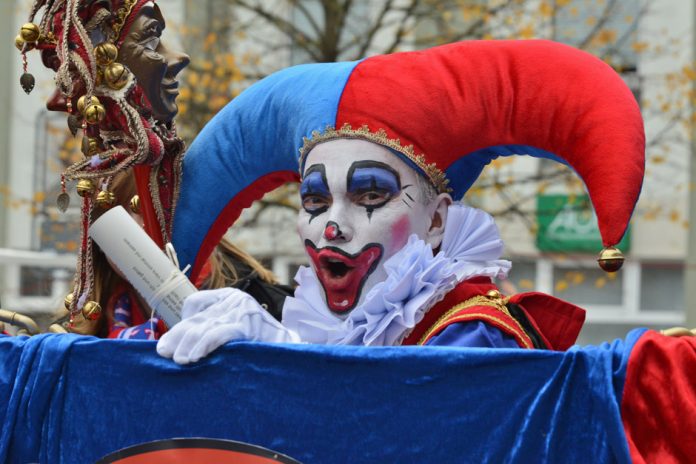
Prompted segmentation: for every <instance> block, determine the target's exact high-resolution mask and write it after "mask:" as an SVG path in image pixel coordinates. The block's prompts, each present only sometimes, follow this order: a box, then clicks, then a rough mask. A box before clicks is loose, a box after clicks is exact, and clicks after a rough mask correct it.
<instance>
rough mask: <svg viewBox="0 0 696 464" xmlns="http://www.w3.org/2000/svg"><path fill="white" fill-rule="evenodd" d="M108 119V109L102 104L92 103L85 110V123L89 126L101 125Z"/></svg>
mask: <svg viewBox="0 0 696 464" xmlns="http://www.w3.org/2000/svg"><path fill="white" fill-rule="evenodd" d="M105 117H106V109H104V105H102V104H101V103H92V104H91V105H89V106H87V108H85V121H87V123H88V124H99V123H100V122H102V121H103V120H104V118H105Z"/></svg>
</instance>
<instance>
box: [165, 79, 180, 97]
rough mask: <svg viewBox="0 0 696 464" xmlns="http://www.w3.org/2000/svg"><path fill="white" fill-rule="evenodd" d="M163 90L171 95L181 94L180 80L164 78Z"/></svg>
mask: <svg viewBox="0 0 696 464" xmlns="http://www.w3.org/2000/svg"><path fill="white" fill-rule="evenodd" d="M162 90H163V91H164V92H165V93H168V94H170V95H179V81H178V80H176V79H163V80H162Z"/></svg>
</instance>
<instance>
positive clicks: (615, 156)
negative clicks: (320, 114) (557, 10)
mask: <svg viewBox="0 0 696 464" xmlns="http://www.w3.org/2000/svg"><path fill="white" fill-rule="evenodd" d="M345 123H349V124H351V125H352V127H353V128H358V127H360V126H362V125H367V126H368V127H369V128H370V130H371V131H372V132H376V131H377V130H378V129H384V130H385V131H386V133H387V135H388V136H389V137H390V138H398V139H400V141H401V144H402V145H403V146H407V145H413V146H414V148H415V151H416V153H419V154H424V155H425V157H426V159H427V161H428V162H429V163H436V164H437V166H438V167H439V168H440V169H441V170H445V169H447V168H448V167H449V166H450V165H451V164H452V163H453V162H455V161H456V160H458V159H459V158H460V157H462V156H466V155H467V154H470V153H472V152H474V151H476V150H480V149H483V148H487V147H491V146H497V145H507V144H518V145H527V146H532V147H536V148H539V149H542V150H546V151H548V152H551V153H553V154H555V155H557V156H559V157H560V158H562V159H565V160H566V161H567V162H568V163H569V164H570V165H571V166H572V167H573V168H574V169H575V171H576V172H577V173H578V174H579V175H580V177H581V178H582V179H583V180H584V182H585V184H586V185H587V188H588V191H589V194H590V197H591V199H592V202H593V204H594V207H595V210H596V211H597V217H598V220H599V228H600V231H601V232H602V237H603V240H604V243H605V245H614V244H616V243H618V242H619V241H620V239H621V237H622V236H623V233H624V231H625V229H626V227H627V225H628V221H629V219H630V216H631V213H632V211H633V207H634V205H635V202H636V200H637V198H638V194H639V193H640V188H641V184H642V179H643V171H644V164H645V161H644V159H645V157H644V151H645V135H644V131H643V123H642V118H641V115H640V108H639V107H638V104H637V102H636V100H635V98H634V96H633V94H632V93H631V91H630V90H629V89H628V87H627V86H626V85H625V84H624V83H623V81H622V80H621V78H620V77H619V76H618V75H617V74H616V72H614V70H612V69H611V67H609V66H608V65H607V64H605V63H603V62H602V61H601V60H599V59H597V58H596V57H594V56H592V55H590V54H588V53H586V52H583V51H580V50H577V49H575V48H572V47H569V46H565V45H562V44H559V43H554V42H549V41H543V40H529V41H466V42H459V43H455V44H451V45H445V46H441V47H436V48H432V49H429V50H424V51H416V52H405V53H396V54H392V55H383V56H376V57H372V58H368V59H366V60H364V61H363V62H361V63H360V64H358V65H357V67H356V68H355V70H354V71H353V73H352V74H351V77H350V79H349V80H348V82H347V84H346V87H345V89H344V90H343V94H342V97H341V101H340V104H339V108H338V114H337V117H336V126H337V127H339V128H340V127H341V126H342V125H343V124H345Z"/></svg>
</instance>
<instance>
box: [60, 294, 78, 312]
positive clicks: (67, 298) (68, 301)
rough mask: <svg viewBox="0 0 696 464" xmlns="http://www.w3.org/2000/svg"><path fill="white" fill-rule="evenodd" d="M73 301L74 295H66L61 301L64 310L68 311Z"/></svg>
mask: <svg viewBox="0 0 696 464" xmlns="http://www.w3.org/2000/svg"><path fill="white" fill-rule="evenodd" d="M74 299H75V295H73V294H72V293H68V294H67V295H65V299H64V300H63V305H64V306H65V309H67V310H68V311H70V307H71V306H72V302H73V300H74Z"/></svg>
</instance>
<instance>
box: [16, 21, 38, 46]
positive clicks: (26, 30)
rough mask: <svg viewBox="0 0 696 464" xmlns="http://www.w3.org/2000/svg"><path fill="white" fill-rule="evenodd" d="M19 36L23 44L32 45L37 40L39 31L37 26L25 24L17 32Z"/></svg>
mask: <svg viewBox="0 0 696 464" xmlns="http://www.w3.org/2000/svg"><path fill="white" fill-rule="evenodd" d="M19 35H20V36H21V37H22V39H24V41H25V42H29V43H32V42H36V41H37V40H39V36H40V35H41V30H40V29H39V26H37V25H36V24H34V23H26V24H24V25H23V26H22V28H21V29H20V30H19Z"/></svg>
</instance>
